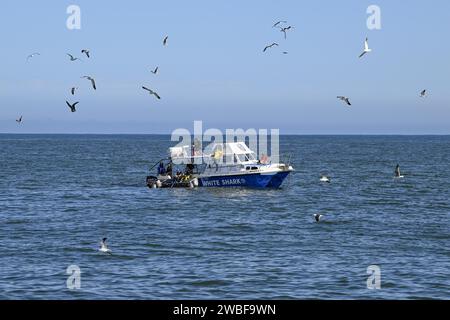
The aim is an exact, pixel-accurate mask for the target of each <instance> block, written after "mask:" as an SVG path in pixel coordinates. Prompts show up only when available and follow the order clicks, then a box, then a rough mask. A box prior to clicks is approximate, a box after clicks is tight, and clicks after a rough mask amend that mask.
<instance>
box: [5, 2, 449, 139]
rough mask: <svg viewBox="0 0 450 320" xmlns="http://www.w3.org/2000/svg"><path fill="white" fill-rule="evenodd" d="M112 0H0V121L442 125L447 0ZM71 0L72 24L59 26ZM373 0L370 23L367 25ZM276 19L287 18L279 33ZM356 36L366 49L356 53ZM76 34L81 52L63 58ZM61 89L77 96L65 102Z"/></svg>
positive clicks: (386, 128) (368, 129) (26, 125)
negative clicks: (374, 18)
mask: <svg viewBox="0 0 450 320" xmlns="http://www.w3.org/2000/svg"><path fill="white" fill-rule="evenodd" d="M111 2H112V1H110V2H106V1H85V0H83V1H81V0H73V1H40V2H39V3H37V2H36V1H33V2H32V1H20V0H16V1H8V0H7V1H2V10H1V13H0V36H1V37H0V39H1V41H2V50H0V132H8V133H20V132H24V133H170V132H172V130H174V129H176V128H180V127H185V128H189V129H191V128H192V126H193V121H194V120H203V127H204V128H211V127H217V128H220V129H224V128H239V127H242V128H244V129H247V128H256V129H258V128H268V129H270V128H279V129H280V130H281V133H282V134H283V133H301V134H391V133H398V134H449V133H450V92H449V89H448V85H449V80H450V58H449V57H450V42H449V41H447V38H448V32H449V31H450V21H449V19H448V16H449V14H450V2H449V1H446V0H435V1H417V0H413V1H407V2H406V1H391V0H390V1H387V0H383V1H380V0H372V1H364V0H346V1H332V0H327V1H325V0H322V1H320V0H318V1H264V0H262V1H245V2H244V1H237V0H228V1H210V0H209V1H206V0H205V1H132V0H130V1H127V2H125V1H120V3H119V1H117V2H116V1H114V2H112V3H111ZM71 4H76V5H78V6H80V8H81V30H68V29H67V28H66V19H67V17H68V15H67V13H66V8H67V7H68V6H69V5H71ZM371 4H375V5H378V6H379V7H380V8H381V19H382V29H381V30H368V29H367V27H366V20H367V17H368V14H367V13H366V9H367V7H368V6H369V5H371ZM279 19H285V20H288V22H289V24H291V25H293V26H294V27H295V29H294V30H292V31H291V32H290V33H288V39H287V40H284V39H283V37H282V34H281V32H279V31H277V29H275V28H272V24H273V23H274V22H275V21H277V20H279ZM165 35H168V36H169V45H168V46H167V47H163V46H162V39H163V37H164V36H165ZM366 36H368V37H369V41H370V45H371V47H372V49H373V52H372V53H370V54H369V55H367V56H366V57H364V58H363V59H358V55H359V54H360V52H361V50H362V48H363V42H364V38H365V37H366ZM273 41H275V42H278V43H279V44H280V47H278V48H274V49H273V50H268V52H266V53H263V52H262V49H263V48H264V46H265V45H266V44H269V43H272V42H273ZM82 48H89V49H90V50H91V54H92V58H91V59H89V60H88V59H86V58H84V59H83V61H82V62H69V61H68V58H67V56H66V53H73V54H75V55H77V56H80V57H82V55H81V53H80V50H81V49H82ZM36 51H37V52H40V53H41V54H42V55H41V56H40V57H36V58H34V59H33V60H32V61H30V62H29V63H26V61H25V60H26V56H27V55H28V54H30V53H32V52H36ZM282 51H288V54H287V55H283V54H282V53H281V52H282ZM156 66H159V70H160V72H159V74H158V75H156V76H155V75H153V74H152V73H150V69H151V68H154V67H156ZM87 74H88V75H92V76H94V77H95V78H96V80H97V83H98V90H97V91H96V92H93V91H92V90H91V89H90V87H89V82H87V81H86V80H84V79H80V77H81V76H83V75H87ZM142 85H145V86H148V87H151V88H154V89H155V90H156V91H157V92H158V93H159V94H160V95H161V97H162V99H161V100H160V101H157V100H156V99H154V98H153V97H151V96H149V95H147V94H146V93H145V92H144V91H143V90H141V89H140V87H141V86H142ZM71 86H78V87H80V90H79V93H78V94H77V96H76V97H75V98H72V97H71V96H70V94H69V88H70V87H71ZM425 88H426V89H428V90H429V92H430V95H429V97H427V98H426V99H420V98H419V97H418V95H419V92H420V90H422V89H425ZM337 95H347V96H349V97H350V98H351V101H352V103H353V106H352V108H347V107H345V106H344V105H343V104H342V103H341V102H339V101H338V100H337V99H336V96H337ZM66 99H67V100H69V101H71V102H72V101H80V103H79V105H78V111H77V112H76V113H70V112H69V109H68V108H67V106H66V105H65V100H66ZM19 115H23V116H24V121H23V123H22V125H20V126H19V125H17V124H16V122H15V121H14V119H16V118H17V117H18V116H19Z"/></svg>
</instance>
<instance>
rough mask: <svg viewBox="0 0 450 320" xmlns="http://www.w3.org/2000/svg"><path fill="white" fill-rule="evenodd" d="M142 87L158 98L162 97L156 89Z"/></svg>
mask: <svg viewBox="0 0 450 320" xmlns="http://www.w3.org/2000/svg"><path fill="white" fill-rule="evenodd" d="M142 89H144V90H146V91H148V92H149V93H150V94H152V95H154V96H155V97H156V98H158V99H161V97H160V96H159V95H158V93H156V92H155V91H153V90H152V89H149V88H147V87H144V86H143V87H142Z"/></svg>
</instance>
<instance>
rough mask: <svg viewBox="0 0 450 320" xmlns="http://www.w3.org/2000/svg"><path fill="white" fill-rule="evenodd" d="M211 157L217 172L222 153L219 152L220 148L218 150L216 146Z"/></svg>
mask: <svg viewBox="0 0 450 320" xmlns="http://www.w3.org/2000/svg"><path fill="white" fill-rule="evenodd" d="M212 156H213V159H214V164H215V165H216V171H218V170H219V161H220V159H222V156H223V151H222V150H221V148H219V147H218V146H217V147H216V149H215V150H214V153H213V155H212Z"/></svg>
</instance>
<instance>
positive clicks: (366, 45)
mask: <svg viewBox="0 0 450 320" xmlns="http://www.w3.org/2000/svg"><path fill="white" fill-rule="evenodd" d="M371 51H372V49H369V39H368V38H366V41H364V51H363V53H361V54H360V55H359V57H360V58H361V57H362V56H363V55H365V54H366V53H369V52H371Z"/></svg>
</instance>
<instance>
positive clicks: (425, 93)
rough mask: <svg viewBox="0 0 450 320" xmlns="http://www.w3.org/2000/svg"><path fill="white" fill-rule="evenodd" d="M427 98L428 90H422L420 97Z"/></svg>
mask: <svg viewBox="0 0 450 320" xmlns="http://www.w3.org/2000/svg"><path fill="white" fill-rule="evenodd" d="M426 96H427V90H426V89H424V90H422V91H421V92H420V97H421V98H425V97H426Z"/></svg>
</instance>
